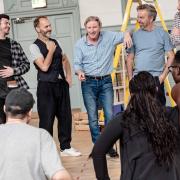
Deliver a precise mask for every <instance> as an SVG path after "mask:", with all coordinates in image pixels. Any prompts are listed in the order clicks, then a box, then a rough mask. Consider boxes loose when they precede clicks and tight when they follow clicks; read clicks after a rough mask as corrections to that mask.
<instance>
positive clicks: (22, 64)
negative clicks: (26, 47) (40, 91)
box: [10, 39, 30, 89]
mask: <svg viewBox="0 0 180 180" xmlns="http://www.w3.org/2000/svg"><path fill="white" fill-rule="evenodd" d="M10 43H11V55H12V68H13V69H14V75H13V76H14V79H15V80H16V81H17V84H18V87H24V88H26V89H28V88H29V87H28V85H27V83H26V81H25V80H24V79H23V77H22V76H21V75H23V74H25V73H26V72H28V71H29V69H30V62H29V60H28V59H27V57H26V55H25V53H24V51H23V49H22V47H21V45H20V44H19V43H17V42H16V41H14V40H12V39H10Z"/></svg>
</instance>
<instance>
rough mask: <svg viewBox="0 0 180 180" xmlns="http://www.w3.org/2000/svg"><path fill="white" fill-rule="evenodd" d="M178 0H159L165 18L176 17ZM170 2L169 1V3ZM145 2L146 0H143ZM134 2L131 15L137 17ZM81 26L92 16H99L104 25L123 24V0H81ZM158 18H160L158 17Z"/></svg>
mask: <svg viewBox="0 0 180 180" xmlns="http://www.w3.org/2000/svg"><path fill="white" fill-rule="evenodd" d="M177 1H178V0H168V1H166V0H159V1H158V3H159V6H160V9H161V12H162V15H163V18H164V19H165V20H171V19H173V17H174V14H175V12H176V11H177V10H176V5H177ZM167 2H169V3H167ZM143 3H144V1H143ZM137 5H138V3H133V7H132V11H131V17H136V16H137V14H136V6H137ZM79 8H80V19H81V27H82V28H84V24H83V23H84V20H85V19H86V18H87V17H88V16H90V15H95V16H99V17H100V18H101V20H102V24H103V26H114V25H120V24H122V11H121V0H79ZM157 20H158V18H157Z"/></svg>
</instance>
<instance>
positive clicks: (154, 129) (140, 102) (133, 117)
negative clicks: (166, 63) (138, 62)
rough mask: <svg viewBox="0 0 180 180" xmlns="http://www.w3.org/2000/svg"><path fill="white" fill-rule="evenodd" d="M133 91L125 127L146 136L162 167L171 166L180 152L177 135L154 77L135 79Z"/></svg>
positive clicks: (148, 74)
mask: <svg viewBox="0 0 180 180" xmlns="http://www.w3.org/2000/svg"><path fill="white" fill-rule="evenodd" d="M129 90H130V93H131V99H130V101H129V104H128V106H127V108H126V110H125V112H124V115H123V124H124V126H125V127H126V128H127V129H128V131H129V133H131V132H132V130H133V129H139V130H140V131H142V132H144V133H145V134H146V136H147V140H148V142H149V143H150V144H151V146H152V149H153V152H154V154H155V156H156V160H157V162H158V164H160V165H162V164H163V163H164V164H167V165H170V163H171V162H172V161H173V158H174V154H175V151H176V148H177V147H176V144H177V132H176V129H175V127H174V126H172V125H171V124H170V123H169V122H168V120H167V118H166V113H165V108H164V107H163V106H162V105H160V103H159V101H158V100H157V98H156V91H157V90H156V83H155V79H154V77H153V76H152V75H151V74H150V73H148V72H145V71H142V72H140V73H138V74H137V75H135V76H134V77H133V78H132V79H131V81H130V83H129Z"/></svg>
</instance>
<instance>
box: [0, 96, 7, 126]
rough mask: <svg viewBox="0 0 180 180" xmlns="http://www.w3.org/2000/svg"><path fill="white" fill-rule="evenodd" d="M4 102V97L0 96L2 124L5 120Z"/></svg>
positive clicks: (0, 119) (0, 121)
mask: <svg viewBox="0 0 180 180" xmlns="http://www.w3.org/2000/svg"><path fill="white" fill-rule="evenodd" d="M4 104H5V99H4V98H0V124H4V123H5V122H6V114H5V113H4Z"/></svg>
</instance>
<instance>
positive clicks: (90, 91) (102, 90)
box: [81, 76, 113, 143]
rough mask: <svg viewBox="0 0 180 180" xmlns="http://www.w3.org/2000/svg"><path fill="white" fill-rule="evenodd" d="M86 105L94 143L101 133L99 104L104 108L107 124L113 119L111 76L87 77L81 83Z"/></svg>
mask: <svg viewBox="0 0 180 180" xmlns="http://www.w3.org/2000/svg"><path fill="white" fill-rule="evenodd" d="M81 88H82V95H83V100H84V105H85V107H86V110H87V114H88V120H89V127H90V131H91V137H92V141H93V143H95V142H96V140H97V139H98V137H99V135H100V129H99V124H98V104H99V103H100V105H101V106H102V108H103V111H104V118H105V125H106V124H107V123H108V122H109V121H110V120H111V119H112V115H113V111H112V107H113V87H112V80H111V76H108V77H105V78H103V79H101V80H96V79H90V78H88V77H87V78H86V80H85V81H82V83H81Z"/></svg>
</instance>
